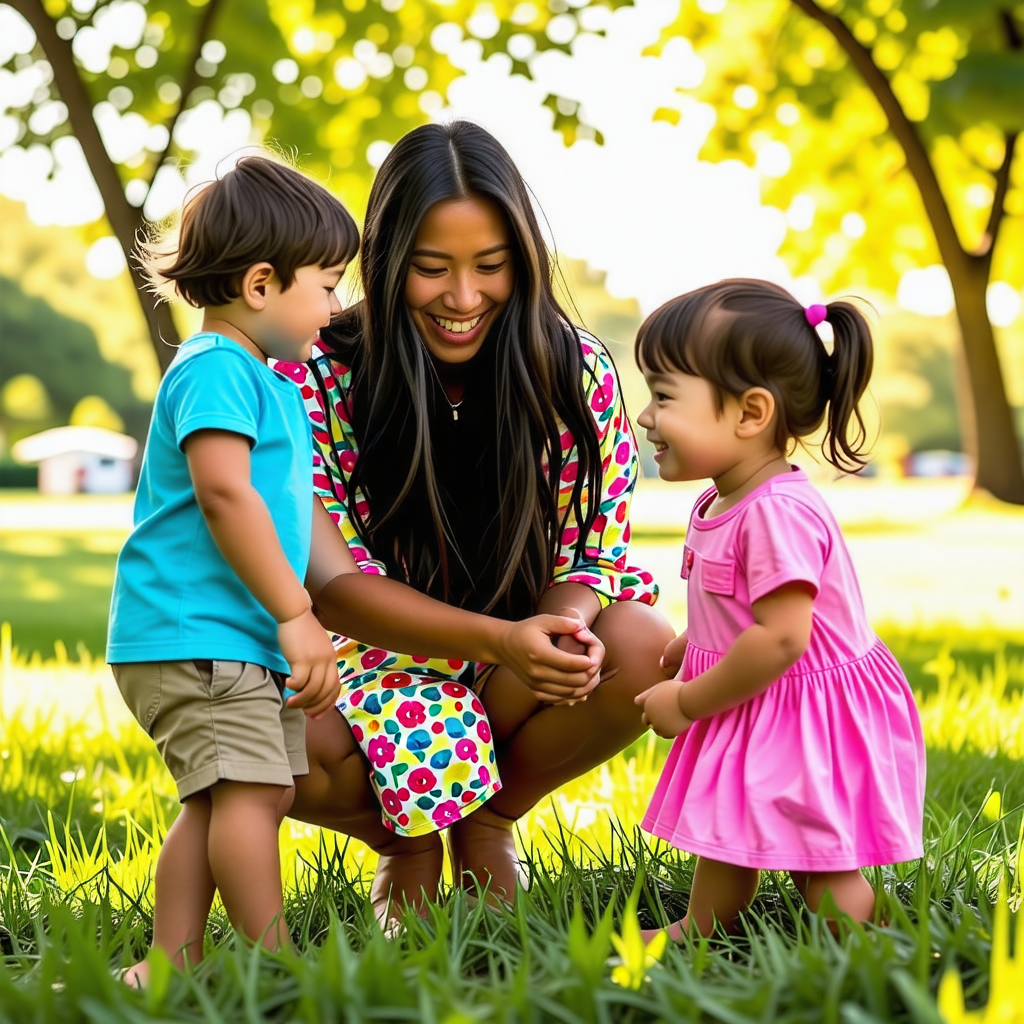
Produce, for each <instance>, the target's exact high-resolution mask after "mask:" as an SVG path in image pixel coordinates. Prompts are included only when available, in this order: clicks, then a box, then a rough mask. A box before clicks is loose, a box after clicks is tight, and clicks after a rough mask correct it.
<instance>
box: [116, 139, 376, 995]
mask: <svg viewBox="0 0 1024 1024" xmlns="http://www.w3.org/2000/svg"><path fill="white" fill-rule="evenodd" d="M358 244H359V236H358V231H357V229H356V225H355V223H354V221H353V220H352V218H351V217H350V216H349V214H348V212H347V211H346V210H345V208H344V207H343V206H342V205H341V203H339V202H338V200H337V199H335V198H334V197H333V196H332V195H331V194H330V193H329V192H327V191H326V190H325V189H324V188H322V187H321V186H319V185H317V184H315V183H314V182H312V181H310V180H309V179H308V178H306V177H304V176H303V175H302V174H300V173H299V172H297V171H295V170H292V169H291V168H289V167H286V166H283V165H281V164H278V163H276V162H275V161H273V160H270V159H267V158H265V157H259V156H251V157H245V158H243V159H241V160H240V161H239V162H238V163H237V164H236V166H235V167H234V168H233V169H232V170H230V171H228V172H227V173H226V174H224V175H223V177H221V178H220V179H219V180H217V181H215V182H213V183H212V184H210V185H208V186H206V187H205V188H204V189H203V190H202V191H201V192H199V193H198V194H197V195H195V196H194V197H192V198H191V199H189V200H188V201H187V203H186V205H185V208H184V211H183V215H182V222H181V226H180V231H179V236H178V246H177V249H176V250H175V251H174V252H173V253H171V254H169V255H161V254H160V253H159V252H158V251H157V249H156V247H153V248H149V247H144V249H143V252H142V258H143V263H144V265H145V266H146V268H147V270H148V271H149V273H150V277H151V280H153V282H154V284H155V285H162V286H165V287H167V286H169V285H172V284H173V287H174V289H175V290H176V291H177V292H178V294H180V295H181V296H182V297H183V298H184V299H185V300H186V301H188V302H189V303H190V304H191V305H193V306H196V307H200V308H202V309H203V310H204V315H203V324H202V330H201V331H200V333H198V334H196V335H194V336H193V337H191V338H189V339H188V340H186V341H185V342H184V343H183V344H182V346H181V348H180V349H179V350H178V353H177V355H176V356H175V358H174V361H173V362H172V363H171V365H170V367H169V368H168V370H167V373H166V375H165V377H164V379H163V381H162V382H161V385H160V389H159V391H158V393H157V398H156V403H155V405H154V409H153V420H152V423H151V426H150V431H149V438H148V440H147V443H146V452H145V457H144V459H143V464H142V472H141V476H140V479H139V485H138V492H137V495H136V501H135V529H134V531H133V532H132V534H131V536H130V537H129V538H128V540H127V542H126V544H125V546H124V549H123V550H122V552H121V555H120V557H119V558H118V562H117V575H116V579H115V583H114V593H113V601H112V606H111V613H110V631H109V641H108V646H107V661H109V662H110V663H111V666H112V669H113V672H114V675H115V677H116V679H117V684H118V687H119V688H120V690H121V693H122V694H123V696H124V698H125V701H126V702H127V703H128V706H129V707H130V708H131V710H132V713H133V714H134V715H135V717H136V718H137V719H138V721H139V723H140V724H141V725H142V726H143V728H144V729H145V730H146V731H147V732H148V733H149V734H150V735H151V736H152V737H153V739H154V740H155V741H156V744H157V747H158V749H159V751H160V755H161V756H162V757H163V759H164V761H165V763H166V764H167V767H168V769H169V770H170V772H171V774H172V775H173V777H174V779H175V782H176V783H177V787H178V795H179V798H180V799H181V801H182V810H181V813H180V814H179V816H178V818H177V820H176V821H175V822H174V824H173V826H172V827H171V829H170V830H169V831H168V833H167V838H166V841H165V843H164V846H163V849H162V850H161V852H160V857H159V860H158V862H157V871H156V898H155V904H154V911H153V945H154V946H159V947H160V948H161V949H163V950H164V951H165V952H166V953H167V954H168V956H170V957H171V959H172V960H173V961H174V962H175V963H176V964H177V965H179V966H182V965H183V964H184V963H185V962H186V961H188V962H189V963H192V964H195V963H197V962H198V961H199V960H200V959H201V958H202V954H203V934H204V931H205V927H206V920H207V917H208V914H209V910H210V905H211V902H212V900H213V896H214V892H215V890H219V891H220V894H221V898H222V899H223V901H224V907H225V909H226V910H227V914H228V917H229V918H230V920H231V923H232V924H233V925H234V927H235V928H236V929H237V930H238V931H239V932H241V933H242V934H243V935H245V936H246V937H247V938H248V939H250V940H251V941H253V942H262V943H263V945H264V946H266V947H267V948H270V949H277V948H280V947H281V946H285V945H287V944H288V942H289V937H288V931H287V929H286V927H285V924H284V921H283V916H282V893H281V869H280V855H279V851H278V842H277V838H278V828H279V825H280V822H281V819H282V818H283V816H284V813H285V812H286V811H287V809H288V806H289V804H290V802H291V796H292V793H293V790H294V787H293V776H295V775H302V774H304V773H305V772H306V771H307V763H306V755H305V724H304V717H303V715H304V714H306V715H311V716H314V717H319V716H320V715H323V714H324V713H325V712H327V711H328V710H329V709H331V708H332V706H333V704H334V703H335V700H336V699H337V696H338V691H339V682H338V671H337V665H336V661H335V653H334V648H333V647H332V645H331V642H330V640H329V638H328V636H327V634H326V633H325V632H324V629H323V627H322V626H321V625H320V623H319V622H318V621H317V619H316V618H315V616H314V614H313V611H312V610H311V606H310V599H309V595H308V594H307V592H306V590H305V589H304V587H303V583H302V580H303V579H304V578H305V576H306V571H307V562H308V559H309V550H310V534H311V523H312V519H313V508H312V499H313V487H312V465H313V460H312V450H311V440H310V432H309V423H308V420H307V418H306V414H305V412H304V410H303V405H302V399H301V396H300V393H299V389H298V388H297V387H296V386H295V384H294V383H292V382H291V381H289V380H287V379H285V378H284V377H283V376H281V375H280V374H278V373H277V372H276V371H274V370H272V369H271V368H270V367H269V366H268V365H267V360H268V358H273V359H278V360H284V361H289V362H304V361H305V360H307V359H309V357H310V354H311V346H312V343H313V341H314V339H315V337H316V334H317V331H318V329H319V328H320V327H323V326H325V325H326V324H327V323H328V322H329V321H330V319H331V317H332V316H333V315H335V314H337V313H339V312H340V309H341V307H340V305H339V303H338V298H337V296H336V295H335V288H336V287H337V285H338V282H339V281H340V279H341V276H342V274H343V273H344V271H345V267H346V265H347V264H348V262H349V261H350V260H351V259H352V257H353V256H354V255H355V253H356V251H357V248H358ZM285 677H287V678H285ZM285 687H288V689H289V690H290V691H294V695H291V696H288V699H287V701H285V700H284V696H287V693H286V691H285V690H284V688H285ZM147 979H148V964H147V963H145V962H142V963H139V964H136V965H134V966H133V967H132V968H130V969H129V970H128V972H127V974H126V976H125V980H126V981H128V982H129V983H131V984H136V985H144V984H145V983H146V981H147Z"/></svg>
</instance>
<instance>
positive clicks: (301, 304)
mask: <svg viewBox="0 0 1024 1024" xmlns="http://www.w3.org/2000/svg"><path fill="white" fill-rule="evenodd" d="M345 266H346V265H345V264H344V263H340V264H338V265H337V266H333V267H319V266H317V265H316V264H311V265H310V266H306V267H299V269H298V270H297V271H296V272H295V278H294V279H293V281H292V283H291V285H289V287H288V288H286V289H282V287H281V279H280V278H279V277H278V276H277V274H276V273H275V274H273V275H271V277H270V280H269V281H268V283H267V285H266V291H265V296H266V302H265V305H264V307H263V309H262V310H260V313H259V316H258V318H257V326H258V330H259V333H258V336H257V337H256V338H255V339H254V340H255V341H256V343H257V345H258V346H259V347H260V349H261V351H262V352H263V354H264V355H265V356H266V357H267V358H268V359H280V360H283V361H285V362H291V363H304V362H305V361H306V360H307V359H309V357H310V356H311V354H312V349H313V342H314V341H315V340H316V336H317V331H319V330H320V328H321V327H326V326H327V325H328V324H329V323H330V322H331V318H332V317H335V316H337V315H338V314H339V313H340V312H341V303H340V302H339V301H338V296H337V295H336V294H335V289H336V288H337V287H338V283H339V282H340V281H341V277H342V274H344V273H345Z"/></svg>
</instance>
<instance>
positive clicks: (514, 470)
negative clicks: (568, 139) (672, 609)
mask: <svg viewBox="0 0 1024 1024" xmlns="http://www.w3.org/2000/svg"><path fill="white" fill-rule="evenodd" d="M362 252H363V255H362V260H361V265H362V276H363V281H362V283H363V292H364V295H365V296H366V298H365V300H364V301H363V302H362V303H361V304H360V305H359V306H357V307H355V308H353V309H350V310H348V311H347V312H346V313H345V314H343V316H342V317H341V319H340V320H339V321H336V322H335V323H334V324H332V326H331V328H330V329H329V330H327V331H322V332H321V348H322V352H321V353H320V354H319V355H317V354H314V359H313V360H312V361H311V362H310V363H309V364H308V366H305V367H301V366H295V367H292V368H291V372H292V375H293V376H294V377H295V378H296V379H297V380H299V381H300V383H302V385H303V393H304V394H305V395H306V396H307V401H306V405H307V412H308V413H309V417H310V422H311V425H312V430H313V438H314V451H315V456H314V458H315V476H314V481H315V486H316V488H317V490H318V493H319V495H320V497H321V500H322V501H323V503H324V505H325V507H326V508H327V510H328V512H329V513H330V514H331V516H332V518H333V519H334V521H335V523H336V524H337V526H338V528H339V529H340V530H341V532H342V535H343V536H344V538H345V540H346V541H347V542H348V544H349V547H350V549H351V551H352V553H353V555H354V556H355V558H356V561H357V562H359V563H360V564H361V565H362V567H363V569H364V571H367V572H384V573H386V574H388V575H390V576H392V577H396V578H398V579H400V580H403V581H404V582H406V583H409V584H411V585H412V586H413V587H415V588H416V589H417V590H419V591H421V592H423V593H426V594H429V595H431V596H433V597H435V598H438V599H440V600H442V601H444V602H446V603H447V604H449V605H452V606H456V607H461V608H467V609H470V610H473V611H477V612H483V613H486V614H489V615H492V616H497V617H500V618H504V619H510V620H521V619H523V618H525V617H527V616H529V615H532V614H533V613H534V612H551V613H560V614H564V615H568V616H572V617H574V618H575V619H577V620H578V621H581V624H586V625H587V626H589V627H590V628H591V629H592V630H593V633H594V634H595V635H596V637H597V638H598V639H599V640H600V642H601V643H600V644H598V645H597V649H599V650H600V649H601V645H602V644H603V652H602V653H604V655H605V657H604V672H603V675H602V681H600V682H598V680H597V678H596V677H594V676H592V677H589V678H581V680H580V683H579V685H576V686H568V685H556V684H553V683H545V682H543V681H540V682H538V681H536V680H534V681H533V682H529V681H527V680H526V679H525V677H524V676H523V675H521V674H517V673H516V672H515V671H514V670H513V668H511V667H509V666H487V665H480V664H475V663H467V662H462V661H444V660H439V659H428V658H426V657H406V656H404V655H398V654H395V653H392V652H390V651H386V650H383V649H380V648H374V647H368V646H366V645H362V644H357V643H355V642H354V641H348V640H346V639H344V638H339V639H338V640H337V643H336V647H337V649H338V666H339V671H340V673H341V678H342V696H341V700H340V701H339V704H338V709H339V711H340V712H341V714H339V715H336V716H327V717H326V718H324V719H323V720H321V721H318V722H317V721H310V722H309V723H308V729H307V750H308V755H309V760H310V774H309V775H308V776H306V777H305V778H303V779H300V780H298V787H297V793H296V799H295V804H294V806H293V810H292V814H293V815H294V816H296V817H299V818H302V819H304V820H307V821H311V822H314V823H317V824H322V825H328V826H330V827H332V828H336V829H338V830H340V831H344V832H347V833H348V834H350V835H353V836H356V837H357V838H359V839H362V840H364V841H365V842H367V843H369V844H370V845H371V846H372V847H373V848H374V849H375V850H377V851H378V852H379V853H380V854H382V856H381V859H380V862H379V867H378V872H377V877H376V880H375V884H374V889H373V898H374V903H375V906H376V909H377V911H378V914H379V916H380V917H381V919H382V921H383V920H386V919H387V917H389V916H391V917H394V916H396V915H397V914H398V913H399V912H400V909H401V906H402V904H403V902H405V901H406V900H408V901H409V902H412V903H416V902H418V901H419V900H420V898H421V894H422V893H423V892H425V893H426V894H427V896H429V897H433V896H434V895H435V894H436V892H437V884H438V880H439V877H440V871H441V859H442V856H441V854H442V847H441V842H440V836H439V832H440V830H442V829H447V835H448V838H449V843H450V848H451V853H452V859H453V865H454V875H455V878H456V881H457V882H461V883H462V884H470V883H471V882H472V880H473V879H476V880H477V881H479V882H481V883H482V882H486V881H488V880H489V881H490V886H491V889H490V891H491V894H492V895H498V896H502V897H505V898H508V899H511V898H512V897H513V895H514V893H515V890H516V886H517V880H518V870H517V869H518V864H517V860H516V854H515V844H514V840H513V834H512V826H513V824H514V822H515V821H516V820H517V819H518V818H519V817H520V816H521V815H523V814H525V813H526V812H527V811H528V810H529V809H530V808H531V807H532V806H533V805H534V804H535V803H537V801H538V800H540V799H541V798H542V797H544V796H545V795H547V794H548V793H550V792H551V791H552V790H553V789H554V788H555V787H557V786H559V785H561V784H562V783H563V782H566V781H568V780H569V779H572V778H575V777H576V776H578V775H580V774H581V773H582V772H584V771H586V770H587V769H589V768H591V767H593V766H594V765H596V764H600V763H601V762H602V761H604V760H606V759H607V758H608V757H610V756H611V755H612V754H614V753H616V752H617V751H619V750H621V749H622V748H623V747H624V746H626V744H628V743H629V742H631V741H632V740H634V739H635V738H636V737H637V736H638V735H639V734H640V732H641V730H642V725H641V722H640V718H639V715H638V714H637V711H636V708H635V707H634V705H633V702H632V697H633V695H634V694H636V693H637V692H639V691H640V690H641V689H643V688H644V687H645V686H646V685H649V682H650V681H651V680H652V679H658V678H660V669H659V664H658V659H659V657H660V655H661V652H662V650H663V649H664V646H665V644H666V643H667V641H668V640H669V639H670V638H671V635H672V634H671V630H670V628H669V627H668V624H667V623H666V622H665V621H664V620H663V619H662V618H661V616H659V615H658V614H657V613H656V612H654V610H653V609H651V608H650V607H648V606H649V605H650V604H651V603H653V601H654V598H655V596H656V594H657V588H656V587H655V586H654V583H653V580H652V578H651V576H650V574H649V573H646V572H643V571H641V570H639V569H635V568H632V567H631V566H630V565H629V562H628V557H627V545H628V541H629V502H630V496H631V493H632V489H633V485H634V482H635V479H636V475H637V470H638V464H637V456H636V445H635V440H634V437H633V432H632V428H631V427H630V424H629V421H628V420H627V418H626V413H625V410H624V407H623V404H622V399H621V395H620V392H619V386H618V378H617V376H616V373H615V368H614V366H613V364H612V361H611V358H610V357H609V355H608V353H607V351H606V350H605V348H604V346H603V345H602V344H601V343H600V342H599V341H598V340H597V339H596V338H593V337H591V336H590V335H589V334H586V333H585V332H583V331H581V330H579V329H578V328H576V327H575V326H573V324H572V323H571V321H570V320H569V319H568V317H567V316H566V315H565V313H564V312H563V310H562V309H561V308H560V307H559V306H558V304H557V302H556V300H555V298H554V295H553V294H552V288H551V268H550V262H549V257H548V253H547V251H546V249H545V246H544V241H543V238H542V235H541V232H540V228H539V226H538V222H537V218H536V216H535V214H534V211H533V208H532V206H531V202H530V195H529V192H528V190H527V188H526V185H525V183H524V182H523V179H522V177H521V176H520V174H519V172H518V170H517V169H516V167H515V165H514V164H513V163H512V161H511V159H510V158H509V156H508V154H507V153H506V152H505V150H504V149H503V148H502V147H501V146H500V144H499V143H498V142H497V140H495V139H494V138H493V136H491V135H490V134H488V133H487V132H486V131H484V130H483V129H481V128H479V127H477V126H476V125H473V124H470V123H468V122H465V121H456V122H454V123H451V124H448V125H436V124H435V125H426V126H424V127H422V128H418V129H416V130H415V131H413V132H410V133H409V134H408V135H407V136H405V137H404V138H403V139H401V140H400V141H399V142H398V144H397V145H396V146H395V147H394V148H393V149H392V150H391V152H390V154H389V155H388V157H387V158H386V159H385V160H384V162H383V163H382V165H381V168H380V171H379V173H378V175H377V179H376V181H375V182H374V185H373V190H372V192H371V194H370V201H369V207H368V211H367V219H366V230H365V235H364V239H363V250H362ZM351 628H352V631H353V632H358V630H357V628H356V625H355V624H353V625H352V627H351ZM364 632H366V631H365V630H364ZM579 636H580V637H581V638H583V639H586V634H583V633H581V634H579ZM587 642H590V641H587ZM559 646H564V647H567V648H568V649H570V650H571V649H580V648H581V647H582V644H581V643H580V642H579V638H577V639H574V638H573V637H567V636H563V637H562V638H561V639H560V640H559ZM499 790H500V792H499ZM389 897H390V899H391V904H390V907H389ZM391 908H394V909H391Z"/></svg>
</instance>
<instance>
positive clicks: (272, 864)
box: [209, 782, 291, 949]
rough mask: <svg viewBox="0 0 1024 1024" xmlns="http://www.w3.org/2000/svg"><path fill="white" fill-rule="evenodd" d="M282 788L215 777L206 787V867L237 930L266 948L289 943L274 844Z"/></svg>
mask: <svg viewBox="0 0 1024 1024" xmlns="http://www.w3.org/2000/svg"><path fill="white" fill-rule="evenodd" d="M286 791H287V787H284V786H269V785H263V784H258V783H250V782H218V783H217V784H216V785H215V786H213V787H211V789H210V802H211V805H212V806H211V812H210V831H209V837H210V838H209V859H210V870H211V871H212V873H213V877H214V879H215V880H216V882H217V888H218V889H219V890H220V895H221V899H222V900H223V901H224V909H225V910H226V911H227V914H228V918H229V919H230V921H231V923H232V925H234V928H235V931H237V932H240V933H241V934H242V935H244V936H245V937H246V938H247V939H249V940H250V941H251V942H261V943H262V944H263V946H264V947H265V948H266V949H281V948H282V947H286V946H288V945H289V944H290V942H291V938H290V936H289V935H288V928H287V925H286V924H285V920H284V906H283V899H282V894H281V851H280V847H279V844H278V827H279V824H278V823H279V818H278V809H279V808H280V806H281V803H282V800H283V799H284V797H285V793H286Z"/></svg>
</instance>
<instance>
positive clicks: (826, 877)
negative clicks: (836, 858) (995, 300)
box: [790, 871, 875, 921]
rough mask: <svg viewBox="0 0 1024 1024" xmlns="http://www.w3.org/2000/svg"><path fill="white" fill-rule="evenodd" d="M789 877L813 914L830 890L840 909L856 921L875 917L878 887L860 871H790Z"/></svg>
mask: <svg viewBox="0 0 1024 1024" xmlns="http://www.w3.org/2000/svg"><path fill="white" fill-rule="evenodd" d="M790 877H791V878H792V879H793V882H794V884H795V885H796V887H797V888H798V889H799V890H800V893H801V895H802V896H803V898H804V899H805V900H806V901H807V906H808V907H810V908H811V910H812V911H813V912H814V913H817V912H818V910H819V909H820V907H821V903H822V900H823V899H824V897H825V893H830V894H831V896H832V899H833V900H834V901H835V904H836V907H837V908H838V909H839V911H840V912H841V913H843V914H846V915H848V916H849V917H852V918H853V920H854V921H870V920H871V918H872V917H873V916H874V913H875V890H874V889H872V888H871V883H870V882H869V881H868V880H867V879H866V878H865V877H864V876H863V875H862V874H861V873H860V872H859V871H791V872H790Z"/></svg>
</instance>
